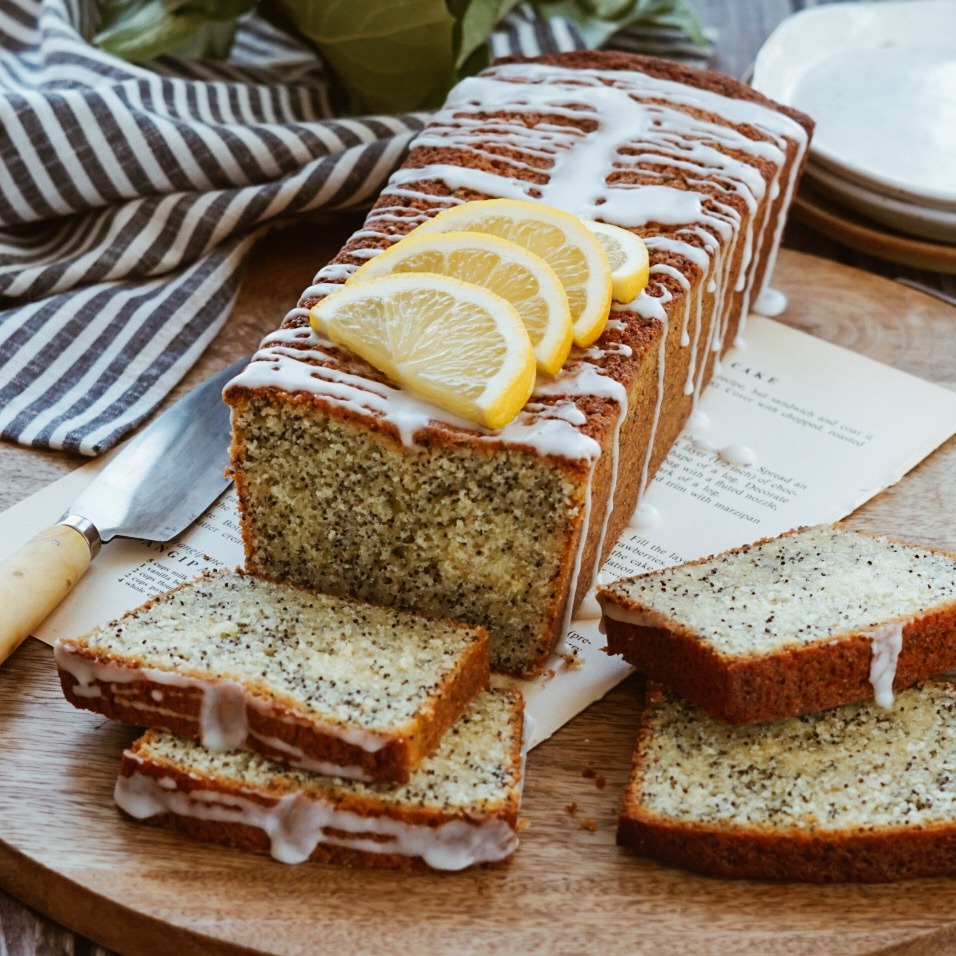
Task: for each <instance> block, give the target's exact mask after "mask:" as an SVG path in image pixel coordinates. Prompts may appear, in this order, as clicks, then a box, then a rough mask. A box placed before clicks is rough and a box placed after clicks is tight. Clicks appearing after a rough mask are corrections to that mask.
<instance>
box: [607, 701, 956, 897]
mask: <svg viewBox="0 0 956 956" xmlns="http://www.w3.org/2000/svg"><path fill="white" fill-rule="evenodd" d="M618 843H619V844H620V845H621V846H627V847H631V848H632V849H634V850H637V851H638V852H639V853H641V854H643V855H645V856H649V857H652V858H654V859H658V860H661V861H663V862H667V863H674V864H677V865H679V866H685V867H688V868H689V869H694V870H699V871H701V872H703V873H709V874H712V875H715V876H724V877H741V878H754V879H769V880H791V881H803V882H813V883H823V882H832V881H866V882H879V881H886V880H901V879H909V878H912V877H918V876H932V875H942V874H953V873H956V687H954V685H952V684H949V683H942V682H936V683H932V682H927V683H926V684H923V685H918V686H917V687H914V688H911V689H909V690H906V691H904V692H903V693H901V694H900V695H899V696H898V697H897V698H896V701H895V703H894V705H893V707H892V709H891V710H884V709H882V708H880V707H877V706H876V705H875V704H873V702H872V701H863V702H859V703H855V704H847V705H844V706H843V707H839V708H835V709H832V710H828V711H826V712H824V713H821V714H813V715H807V716H803V717H793V718H788V719H786V720H780V721H776V722H774V723H769V724H760V725H755V726H749V727H739V726H738V727H733V726H729V725H727V724H723V723H720V722H719V721H716V720H714V719H713V718H711V717H710V716H708V715H707V714H705V713H704V712H703V711H701V710H699V709H698V708H696V707H694V706H693V705H692V704H689V703H688V702H686V701H684V700H683V699H681V698H679V697H677V696H676V695H668V694H664V693H662V692H659V691H652V692H651V693H650V694H649V699H648V702H647V706H646V710H645V712H644V714H643V715H642V720H641V729H640V732H639V737H638V743H637V750H636V753H635V756H634V767H633V771H632V774H631V779H630V782H629V784H628V788H627V793H626V795H625V798H624V805H623V811H622V814H621V819H620V826H619V829H618Z"/></svg>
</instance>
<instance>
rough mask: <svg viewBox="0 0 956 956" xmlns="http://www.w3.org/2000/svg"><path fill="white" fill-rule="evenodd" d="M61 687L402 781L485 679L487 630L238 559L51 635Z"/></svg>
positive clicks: (111, 708)
mask: <svg viewBox="0 0 956 956" xmlns="http://www.w3.org/2000/svg"><path fill="white" fill-rule="evenodd" d="M55 657H56V663H57V668H58V670H59V675H60V681H61V683H62V686H63V692H64V694H65V695H66V698H67V700H69V701H70V702H71V703H73V704H74V705H75V706H77V707H81V708H85V709H87V710H92V711H95V712H96V713H100V714H104V715H106V716H107V717H112V718H114V719H117V720H124V721H126V722H128V723H131V724H134V725H137V726H140V727H156V728H162V729H165V730H169V731H172V732H174V733H176V734H180V735H184V736H187V737H190V738H195V739H198V740H201V741H203V742H204V743H205V744H206V746H207V747H209V748H210V749H213V750H232V749H235V748H249V749H252V750H256V751H259V752H261V753H263V754H266V755H267V756H270V757H272V758H274V759H278V760H282V761H284V762H288V763H291V764H295V765H297V766H300V767H306V768H309V769H310V770H314V771H318V772H322V773H335V774H338V775H341V776H347V777H352V778H356V779H361V780H378V781H391V782H395V783H405V782H407V781H408V779H409V775H410V773H411V772H412V771H413V770H414V769H415V768H416V767H418V766H419V764H420V763H421V761H422V758H423V757H424V756H425V754H427V753H429V752H430V751H432V750H434V749H435V747H437V745H438V742H439V740H440V739H441V736H442V734H443V733H444V732H445V731H446V730H447V729H448V727H450V726H451V725H452V724H453V723H454V721H455V720H456V719H457V718H458V717H459V716H460V714H461V713H462V712H463V711H464V709H465V707H466V705H467V704H468V702H469V700H471V698H472V697H474V695H475V694H476V693H478V692H479V691H481V690H483V689H484V688H486V687H487V685H488V679H489V661H488V635H487V633H486V632H485V631H483V630H482V629H480V628H475V627H466V626H464V625H459V624H455V623H453V622H450V621H440V620H427V619H424V618H421V617H418V616H416V615H412V614H408V613H405V612H399V611H395V610H394V609H391V608H382V607H374V606H370V605H366V604H362V603H360V602H357V601H352V600H348V599H345V598H340V597H332V596H329V595H325V594H319V593H316V592H313V591H310V590H307V589H305V588H303V587H300V586H295V585H290V584H280V583H275V582H270V581H265V580H262V579H260V578H257V577H255V576H254V575H249V574H243V573H241V572H220V573H214V574H207V575H204V576H203V577H201V578H200V579H198V580H197V581H194V582H191V583H189V584H186V585H183V586H182V587H180V588H177V589H174V590H173V591H170V592H167V593H166V594H164V595H162V596H160V597H158V598H155V599H154V600H152V601H150V602H148V603H147V604H145V605H143V606H142V607H140V608H137V609H136V610H134V611H131V612H129V613H128V614H126V615H124V616H123V617H122V618H120V619H119V620H117V621H114V622H112V623H110V624H107V625H104V626H101V627H97V628H95V629H94V630H93V631H91V632H90V633H88V634H86V635H84V636H83V637H79V638H75V639H64V638H61V639H60V640H59V641H58V642H57V645H56V648H55Z"/></svg>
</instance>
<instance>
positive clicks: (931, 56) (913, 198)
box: [752, 0, 956, 208]
mask: <svg viewBox="0 0 956 956" xmlns="http://www.w3.org/2000/svg"><path fill="white" fill-rule="evenodd" d="M752 83H753V86H754V87H755V88H756V89H758V90H760V91H761V92H762V93H765V94H766V95H767V96H770V97H771V98H773V99H775V100H777V101H779V102H781V103H785V104H788V105H790V106H794V107H796V108H797V109H799V110H802V111H803V112H805V113H807V114H808V115H810V116H811V117H813V119H814V120H815V121H816V123H817V128H816V131H815V132H814V137H813V144H812V147H811V156H812V157H813V158H814V159H815V160H816V161H817V162H819V163H820V164H821V165H822V166H829V167H830V168H831V169H832V170H833V171H834V172H839V173H840V174H842V175H843V176H844V177H846V178H851V179H855V180H856V181H857V183H859V184H861V185H865V186H867V187H868V188H870V189H873V190H875V191H880V192H883V193H886V194H887V195H889V196H891V197H893V198H896V199H898V200H904V201H908V202H914V203H919V202H922V203H928V204H930V205H934V206H936V207H943V208H950V207H952V205H953V204H954V203H956V2H954V0H885V2H860V3H856V2H853V3H833V4H826V5H823V6H819V7H811V8H809V9H806V10H802V11H800V12H799V13H796V14H794V15H793V16H790V17H788V18H787V19H786V20H784V21H783V23H781V24H780V26H779V27H778V28H777V29H776V30H775V31H774V32H773V33H772V34H771V35H770V37H769V38H768V40H767V41H766V43H765V44H764V45H763V47H762V48H761V50H760V52H759V53H758V55H757V58H756V60H755V62H754V70H753V80H752Z"/></svg>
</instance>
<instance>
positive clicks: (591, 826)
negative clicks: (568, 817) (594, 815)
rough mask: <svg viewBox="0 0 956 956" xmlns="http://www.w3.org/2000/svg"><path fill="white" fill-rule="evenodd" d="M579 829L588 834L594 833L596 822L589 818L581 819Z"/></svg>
mask: <svg viewBox="0 0 956 956" xmlns="http://www.w3.org/2000/svg"><path fill="white" fill-rule="evenodd" d="M581 829H582V830H587V831H588V833H594V831H595V830H597V820H592V819H591V818H590V817H582V818H581Z"/></svg>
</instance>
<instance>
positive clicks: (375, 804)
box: [118, 691, 524, 871]
mask: <svg viewBox="0 0 956 956" xmlns="http://www.w3.org/2000/svg"><path fill="white" fill-rule="evenodd" d="M496 693H498V694H500V695H501V697H502V699H503V700H506V701H507V702H508V706H509V707H510V709H511V716H510V720H509V726H510V729H509V736H510V740H511V746H510V753H509V758H508V759H509V766H510V767H511V768H512V769H513V770H515V771H517V769H518V768H521V767H522V764H523V757H522V748H523V744H522V740H523V722H524V704H523V699H522V697H521V695H520V693H518V692H517V691H498V692H496ZM152 733H153V732H152V731H148V732H147V733H146V735H144V736H143V737H140V738H139V739H138V740H136V741H134V743H133V744H132V745H131V746H130V747H129V748H127V750H126V751H124V754H123V759H122V762H121V765H120V778H121V779H123V778H131V777H136V776H138V777H141V778H149V779H152V780H156V781H162V788H163V790H165V791H173V792H175V793H177V794H180V795H188V794H190V793H192V792H194V791H198V792H212V793H216V794H219V795H226V796H235V797H237V798H241V799H242V800H244V801H252V802H255V803H258V804H260V805H261V806H262V807H265V808H269V807H271V806H274V805H275V804H276V803H277V802H278V800H279V799H280V797H282V796H283V795H295V794H296V793H297V791H298V788H297V787H296V785H295V783H294V782H293V781H291V780H290V781H289V782H288V784H287V786H286V787H285V788H284V789H283V790H281V791H280V790H277V791H273V792H272V793H269V794H265V793H262V792H258V791H256V790H255V789H254V788H252V789H250V788H247V787H244V786H240V785H238V784H236V783H234V782H233V781H224V780H222V779H213V778H210V777H207V776H205V775H204V774H203V773H202V771H200V770H197V769H195V768H190V769H188V771H187V770H185V769H181V768H180V767H178V766H176V765H174V764H170V763H167V762H156V761H154V760H152V759H151V758H150V756H149V752H148V751H149V740H150V737H151V734H152ZM333 799H334V803H335V807H336V809H337V810H341V811H344V812H346V813H349V814H355V815H358V816H362V817H365V818H366V819H368V820H369V821H373V820H374V819H375V818H376V817H380V816H381V817H388V818H390V819H392V820H395V821H397V822H399V823H404V824H408V825H411V826H415V827H422V828H424V830H426V831H427V830H431V829H434V828H437V827H440V826H441V825H442V824H444V823H448V822H451V821H460V822H464V823H470V824H474V825H475V826H479V825H481V824H482V823H488V822H489V821H500V822H502V823H504V824H506V825H507V827H508V828H509V829H510V830H512V831H513V832H517V829H518V814H519V810H520V788H519V789H518V790H512V791H510V792H509V794H508V796H507V798H506V799H504V800H503V801H501V802H500V803H499V805H497V806H495V807H475V808H473V809H459V810H452V811H446V810H443V809H442V808H439V807H434V806H426V805H420V804H415V803H409V804H405V805H397V804H394V803H389V802H387V801H383V800H381V799H377V798H376V797H375V796H374V795H361V794H356V793H348V792H345V791H342V790H338V791H336V792H335V794H334V797H333ZM118 809H119V812H120V813H121V815H122V816H123V817H125V818H126V819H128V820H130V821H131V822H136V823H145V824H147V825H150V826H158V827H162V828H164V829H167V830H171V831H174V832H177V833H180V834H182V835H184V836H187V837H190V838H192V839H195V840H200V841H202V842H208V843H216V844H221V845H224V846H231V847H236V848H239V849H244V850H249V851H252V852H254V853H260V854H269V853H270V839H269V836H268V834H267V833H266V831H265V830H263V829H261V828H260V827H257V826H254V825H249V824H246V823H242V822H239V821H220V820H205V819H200V818H197V817H192V816H189V815H187V814H185V813H180V812H172V811H169V812H161V813H155V814H153V815H151V816H149V817H145V818H137V817H133V816H132V815H130V814H129V813H127V812H126V811H125V810H123V809H122V808H118ZM322 829H323V832H324V833H327V834H329V835H335V836H338V837H340V838H341V837H344V838H348V837H349V836H350V834H349V833H348V832H346V831H343V830H339V829H337V828H335V827H334V826H327V827H323V828H322ZM351 835H353V836H354V837H355V838H356V839H372V840H375V841H377V842H381V840H382V839H383V838H382V837H380V836H377V835H376V834H375V832H374V830H373V828H371V827H370V830H369V831H368V832H365V833H354V834H351ZM512 855H513V854H512ZM309 859H310V860H311V861H314V862H324V863H335V864H343V865H347V866H357V867H364V868H376V869H377V868H385V869H403V870H417V871H426V870H429V869H430V868H429V866H428V864H427V863H426V862H425V860H424V859H423V858H421V857H418V856H408V855H404V854H398V853H373V852H369V851H364V850H360V849H353V848H350V847H348V846H336V845H330V844H321V843H320V844H318V845H317V846H316V847H315V848H314V850H313V851H312V852H311V853H310V855H309ZM510 859H511V855H509V856H507V857H505V858H503V859H500V860H496V861H494V862H490V863H482V864H479V865H480V866H483V867H484V866H496V865H502V864H505V863H507V862H509V861H510Z"/></svg>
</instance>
